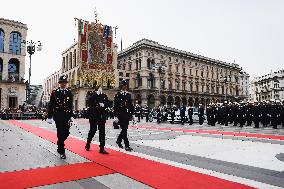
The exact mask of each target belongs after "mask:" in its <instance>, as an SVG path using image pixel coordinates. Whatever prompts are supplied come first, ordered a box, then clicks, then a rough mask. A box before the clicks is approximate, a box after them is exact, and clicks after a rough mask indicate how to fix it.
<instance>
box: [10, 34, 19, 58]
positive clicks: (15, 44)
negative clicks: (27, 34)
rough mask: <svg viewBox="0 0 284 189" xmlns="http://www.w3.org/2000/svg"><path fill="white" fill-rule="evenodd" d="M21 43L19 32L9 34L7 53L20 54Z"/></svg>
mask: <svg viewBox="0 0 284 189" xmlns="http://www.w3.org/2000/svg"><path fill="white" fill-rule="evenodd" d="M21 42H22V36H21V34H20V33H19V32H11V33H10V47H9V52H10V53H12V54H21Z"/></svg>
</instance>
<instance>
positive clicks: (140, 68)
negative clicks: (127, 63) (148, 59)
mask: <svg viewBox="0 0 284 189" xmlns="http://www.w3.org/2000/svg"><path fill="white" fill-rule="evenodd" d="M139 70H141V59H139Z"/></svg>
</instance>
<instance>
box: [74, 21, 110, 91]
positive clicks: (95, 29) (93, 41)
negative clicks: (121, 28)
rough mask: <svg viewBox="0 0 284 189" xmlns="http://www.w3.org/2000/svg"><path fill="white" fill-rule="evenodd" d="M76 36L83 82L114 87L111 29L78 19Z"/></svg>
mask: <svg viewBox="0 0 284 189" xmlns="http://www.w3.org/2000/svg"><path fill="white" fill-rule="evenodd" d="M78 34H79V38H78V39H79V41H78V45H79V50H80V58H81V59H80V60H81V76H82V77H81V79H82V80H83V82H84V83H85V84H86V83H87V85H90V84H92V83H99V84H100V83H102V84H103V85H104V86H114V84H115V76H114V72H113V71H114V67H113V31H112V27H111V26H107V25H102V24H100V23H97V22H96V23H94V22H93V23H89V22H87V21H83V20H80V19H79V23H78Z"/></svg>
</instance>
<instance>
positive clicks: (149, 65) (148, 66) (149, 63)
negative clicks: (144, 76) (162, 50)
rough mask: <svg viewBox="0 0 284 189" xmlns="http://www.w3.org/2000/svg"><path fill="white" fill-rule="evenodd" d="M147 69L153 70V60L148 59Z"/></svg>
mask: <svg viewBox="0 0 284 189" xmlns="http://www.w3.org/2000/svg"><path fill="white" fill-rule="evenodd" d="M147 68H148V69H149V70H150V69H151V60H150V58H148V59H147Z"/></svg>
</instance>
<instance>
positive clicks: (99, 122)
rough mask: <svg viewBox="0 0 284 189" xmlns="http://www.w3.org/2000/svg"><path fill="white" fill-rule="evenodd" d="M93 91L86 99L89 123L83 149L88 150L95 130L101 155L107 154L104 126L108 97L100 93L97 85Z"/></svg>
mask: <svg viewBox="0 0 284 189" xmlns="http://www.w3.org/2000/svg"><path fill="white" fill-rule="evenodd" d="M94 88H95V90H94V91H93V93H92V95H91V96H90V98H89V99H88V106H89V108H88V115H89V117H88V118H89V122H90V131H89V133H88V138H87V143H86V146H85V149H86V150H87V151H89V150H90V144H91V141H92V139H93V137H94V136H95V134H96V131H97V129H99V141H100V150H99V153H101V154H108V152H107V151H105V149H104V147H105V124H106V119H107V108H108V105H109V101H108V97H107V95H106V94H104V93H102V90H101V88H100V86H99V85H96V84H95V86H94Z"/></svg>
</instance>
